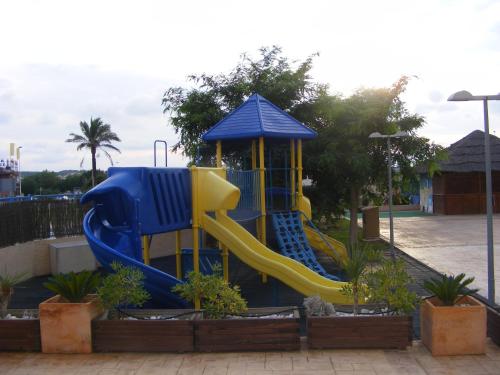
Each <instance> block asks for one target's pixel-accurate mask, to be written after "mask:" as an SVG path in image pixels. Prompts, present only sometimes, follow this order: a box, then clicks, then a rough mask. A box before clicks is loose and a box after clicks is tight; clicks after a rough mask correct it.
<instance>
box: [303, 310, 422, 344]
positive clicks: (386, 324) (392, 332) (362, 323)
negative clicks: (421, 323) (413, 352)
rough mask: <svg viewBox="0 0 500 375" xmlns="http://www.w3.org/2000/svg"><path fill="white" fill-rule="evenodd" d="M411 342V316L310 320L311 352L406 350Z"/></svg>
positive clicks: (338, 317) (343, 317) (319, 318)
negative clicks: (322, 350)
mask: <svg viewBox="0 0 500 375" xmlns="http://www.w3.org/2000/svg"><path fill="white" fill-rule="evenodd" d="M412 339H413V320H412V317H411V316H366V315H365V316H363V315H358V316H328V317H316V316H308V317H307V343H308V345H309V348H311V349H336V348H347V349H355V348H356V349H357V348H363V349H364V348H377V349H406V347H407V346H411V344H412Z"/></svg>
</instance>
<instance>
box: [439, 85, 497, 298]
mask: <svg viewBox="0 0 500 375" xmlns="http://www.w3.org/2000/svg"><path fill="white" fill-rule="evenodd" d="M488 100H500V94H497V95H472V94H471V93H470V92H468V91H465V90H464V91H458V92H456V93H454V94H453V95H451V96H450V97H449V98H448V101H450V102H468V101H482V102H483V112H484V163H485V171H484V172H485V175H486V237H487V243H488V302H489V303H490V305H494V304H495V269H494V265H495V258H494V249H493V193H492V186H491V152H490V124H489V119H488Z"/></svg>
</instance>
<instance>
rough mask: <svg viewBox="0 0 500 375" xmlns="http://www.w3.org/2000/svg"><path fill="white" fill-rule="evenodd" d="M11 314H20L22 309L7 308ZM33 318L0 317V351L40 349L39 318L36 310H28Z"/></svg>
mask: <svg viewBox="0 0 500 375" xmlns="http://www.w3.org/2000/svg"><path fill="white" fill-rule="evenodd" d="M7 312H8V313H10V314H12V315H16V316H19V315H22V314H23V312H24V310H14V309H13V310H8V311H7ZM30 312H31V313H32V314H33V315H34V316H36V318H35V319H16V320H11V319H8V320H7V319H0V352H8V351H26V352H39V351H40V347H41V344H40V320H39V319H38V310H30Z"/></svg>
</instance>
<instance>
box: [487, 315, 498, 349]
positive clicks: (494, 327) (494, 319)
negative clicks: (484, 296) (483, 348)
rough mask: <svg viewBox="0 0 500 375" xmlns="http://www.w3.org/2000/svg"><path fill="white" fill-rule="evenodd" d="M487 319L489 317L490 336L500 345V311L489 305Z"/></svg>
mask: <svg viewBox="0 0 500 375" xmlns="http://www.w3.org/2000/svg"><path fill="white" fill-rule="evenodd" d="M487 319H488V337H489V338H490V339H491V341H493V342H494V343H495V344H497V345H498V346H500V312H498V311H496V310H494V309H492V308H491V307H488V309H487Z"/></svg>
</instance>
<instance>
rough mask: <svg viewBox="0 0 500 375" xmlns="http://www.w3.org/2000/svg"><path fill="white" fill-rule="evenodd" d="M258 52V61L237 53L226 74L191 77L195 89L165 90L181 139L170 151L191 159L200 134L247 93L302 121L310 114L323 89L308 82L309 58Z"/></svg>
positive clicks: (277, 50) (166, 104) (165, 100)
mask: <svg viewBox="0 0 500 375" xmlns="http://www.w3.org/2000/svg"><path fill="white" fill-rule="evenodd" d="M259 53H260V58H258V59H252V58H251V57H249V56H248V55H246V54H244V55H242V57H241V61H240V62H239V63H238V65H237V66H236V67H235V68H234V69H233V70H232V71H231V72H230V73H229V74H217V75H207V74H200V75H191V76H189V80H190V81H191V82H193V83H194V84H195V87H193V88H189V89H186V88H183V87H171V88H169V89H167V90H166V92H165V94H164V96H163V100H162V105H163V108H164V113H168V114H170V123H171V125H172V126H173V128H174V129H175V132H176V133H178V134H179V135H180V139H179V142H178V143H176V144H175V145H174V146H173V150H174V151H177V150H182V152H183V153H184V154H185V155H187V156H189V157H190V158H191V159H195V158H196V156H197V154H198V147H199V146H200V144H201V135H202V134H203V133H204V132H205V131H206V130H208V129H209V128H210V127H211V126H213V125H215V124H216V123H217V122H218V121H219V120H221V119H222V118H223V117H224V116H226V115H227V114H228V113H229V112H231V111H232V110H234V109H235V108H236V107H238V106H239V105H240V104H241V103H242V102H243V101H244V100H245V99H247V98H248V97H249V96H250V95H251V94H252V93H259V94H260V95H262V96H264V97H266V98H267V99H269V100H270V101H271V102H273V103H274V104H276V105H277V106H278V107H280V108H282V109H284V110H285V111H287V112H289V113H290V114H291V115H292V116H296V117H297V118H299V119H301V120H304V118H307V117H308V116H312V115H313V114H312V112H311V110H310V107H311V104H312V103H314V102H315V101H316V100H317V98H318V97H319V96H321V95H323V94H325V93H326V89H327V86H326V85H322V84H318V83H314V82H313V81H312V80H311V77H310V71H311V69H312V62H313V57H314V56H310V57H308V58H307V59H305V60H304V61H302V62H299V63H298V64H292V63H291V62H290V61H289V60H288V58H286V57H284V56H283V55H282V51H281V48H280V47H277V46H273V47H271V48H266V47H263V48H261V49H260V50H259ZM292 65H293V66H292ZM295 65H296V67H295ZM225 150H226V148H225ZM213 154H214V153H213V152H212V155H213Z"/></svg>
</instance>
